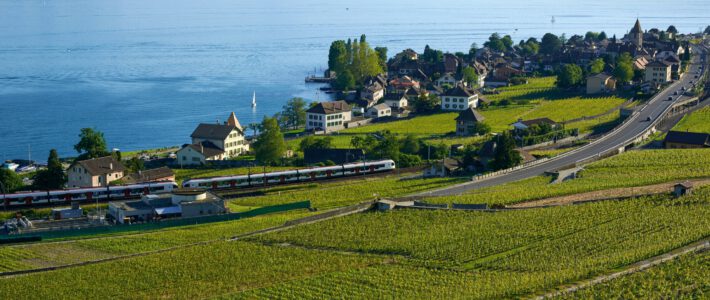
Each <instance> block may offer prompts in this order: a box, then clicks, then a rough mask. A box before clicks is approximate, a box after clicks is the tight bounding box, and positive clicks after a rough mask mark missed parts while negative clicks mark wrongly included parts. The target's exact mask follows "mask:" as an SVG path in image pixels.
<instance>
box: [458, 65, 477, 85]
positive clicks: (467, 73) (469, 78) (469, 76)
mask: <svg viewBox="0 0 710 300" xmlns="http://www.w3.org/2000/svg"><path fill="white" fill-rule="evenodd" d="M461 73H462V74H463V80H464V81H465V82H466V84H468V86H471V87H472V86H475V85H476V84H478V73H476V69H474V68H472V67H469V66H467V67H465V68H463V70H462V71H461Z"/></svg>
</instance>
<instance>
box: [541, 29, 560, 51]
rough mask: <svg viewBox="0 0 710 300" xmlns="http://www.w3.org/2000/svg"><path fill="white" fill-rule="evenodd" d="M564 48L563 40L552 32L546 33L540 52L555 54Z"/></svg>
mask: <svg viewBox="0 0 710 300" xmlns="http://www.w3.org/2000/svg"><path fill="white" fill-rule="evenodd" d="M560 48H562V41H561V40H560V38H559V37H557V36H556V35H554V34H552V33H546V34H545V35H544V36H543V37H542V41H541V42H540V53H543V54H548V55H551V54H555V53H557V51H559V50H560Z"/></svg>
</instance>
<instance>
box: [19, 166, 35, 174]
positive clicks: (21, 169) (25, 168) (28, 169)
mask: <svg viewBox="0 0 710 300" xmlns="http://www.w3.org/2000/svg"><path fill="white" fill-rule="evenodd" d="M36 170H37V167H35V166H33V165H26V166H23V167H19V168H17V169H16V170H15V172H17V173H25V172H32V171H36Z"/></svg>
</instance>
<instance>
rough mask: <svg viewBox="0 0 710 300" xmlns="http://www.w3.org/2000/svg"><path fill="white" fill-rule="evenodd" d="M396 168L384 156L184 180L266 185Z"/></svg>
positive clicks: (212, 185) (211, 185)
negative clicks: (268, 171) (367, 159)
mask: <svg viewBox="0 0 710 300" xmlns="http://www.w3.org/2000/svg"><path fill="white" fill-rule="evenodd" d="M394 169H395V163H394V161H393V160H380V161H370V162H357V163H350V164H344V165H339V166H326V167H316V168H309V169H297V170H290V171H278V172H270V173H255V174H248V175H239V176H224V177H213V178H198V179H190V180H186V181H185V182H183V187H190V188H204V189H213V190H216V189H229V188H240V187H251V186H263V185H278V184H287V183H294V182H302V181H314V180H322V179H328V178H336V177H344V176H354V175H365V174H371V173H377V172H386V171H391V170H394Z"/></svg>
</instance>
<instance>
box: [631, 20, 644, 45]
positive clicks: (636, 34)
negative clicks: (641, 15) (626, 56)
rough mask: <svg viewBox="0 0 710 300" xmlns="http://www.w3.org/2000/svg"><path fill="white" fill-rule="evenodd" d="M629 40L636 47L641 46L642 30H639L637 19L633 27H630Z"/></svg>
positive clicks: (639, 24)
mask: <svg viewBox="0 0 710 300" xmlns="http://www.w3.org/2000/svg"><path fill="white" fill-rule="evenodd" d="M629 40H630V41H631V43H632V44H634V45H636V47H637V48H643V30H641V23H640V22H639V19H636V24H634V28H631V32H629Z"/></svg>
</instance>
